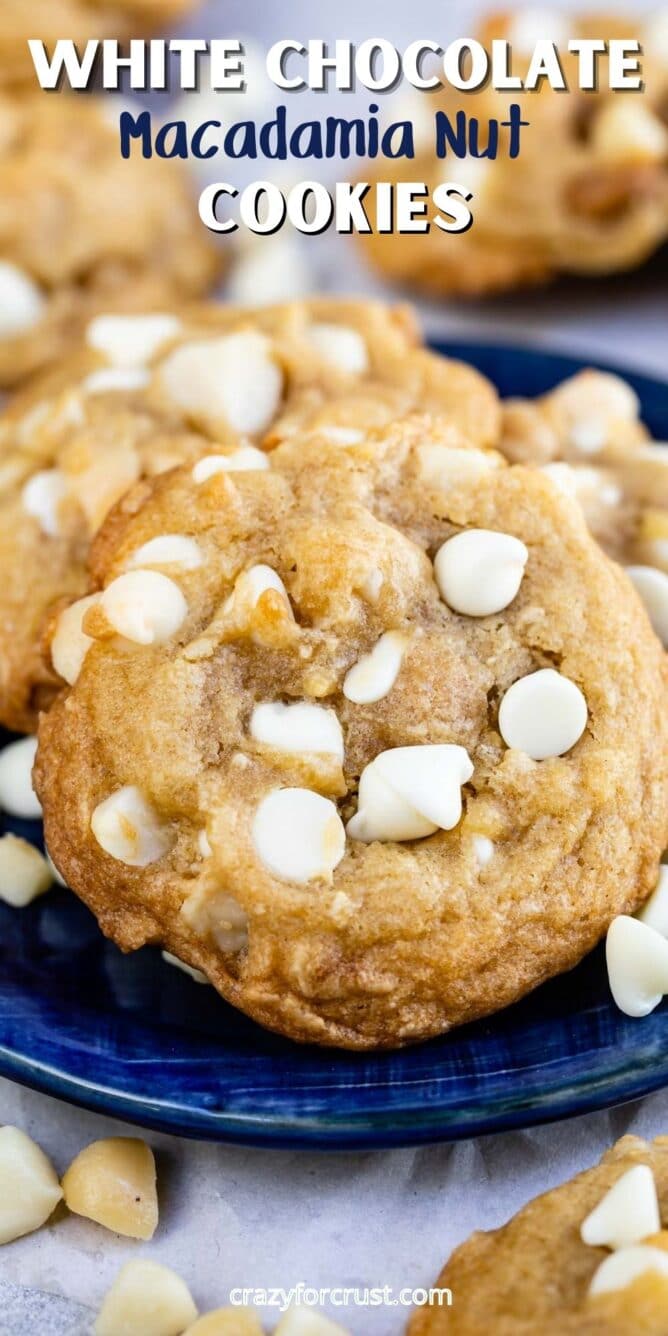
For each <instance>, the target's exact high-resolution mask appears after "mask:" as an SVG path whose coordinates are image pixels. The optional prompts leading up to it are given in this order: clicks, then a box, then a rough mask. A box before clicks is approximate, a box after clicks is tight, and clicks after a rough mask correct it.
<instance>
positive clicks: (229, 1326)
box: [183, 1308, 263, 1336]
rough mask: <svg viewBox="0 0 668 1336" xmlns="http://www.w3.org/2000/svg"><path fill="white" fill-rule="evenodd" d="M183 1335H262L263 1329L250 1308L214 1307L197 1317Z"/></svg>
mask: <svg viewBox="0 0 668 1336" xmlns="http://www.w3.org/2000/svg"><path fill="white" fill-rule="evenodd" d="M183 1336H263V1330H262V1325H261V1323H260V1319H259V1317H258V1316H257V1313H254V1312H253V1310H252V1308H216V1309H215V1310H214V1312H212V1313H205V1314H204V1315H203V1317H198V1319H197V1321H196V1322H195V1323H194V1324H193V1326H192V1327H188V1330H187V1331H185V1332H184V1333H183Z"/></svg>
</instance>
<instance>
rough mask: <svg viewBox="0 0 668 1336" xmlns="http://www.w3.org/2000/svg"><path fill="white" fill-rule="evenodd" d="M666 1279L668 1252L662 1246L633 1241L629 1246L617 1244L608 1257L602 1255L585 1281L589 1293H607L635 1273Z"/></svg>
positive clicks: (622, 1287) (627, 1282)
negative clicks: (588, 1279)
mask: <svg viewBox="0 0 668 1336" xmlns="http://www.w3.org/2000/svg"><path fill="white" fill-rule="evenodd" d="M650 1271H652V1272H654V1273H655V1274H656V1275H658V1276H665V1277H666V1278H667V1279H668V1253H667V1252H664V1251H663V1249H662V1248H654V1247H652V1246H651V1245H650V1244H647V1243H643V1244H637V1245H635V1246H634V1247H631V1248H620V1250H619V1252H614V1253H612V1254H611V1256H610V1257H605V1258H604V1260H603V1261H602V1262H601V1265H600V1266H599V1267H598V1268H597V1270H596V1271H595V1272H594V1274H593V1276H592V1278H591V1283H590V1285H589V1294H590V1295H592V1296H594V1295H596V1294H610V1293H611V1292H612V1291H613V1290H625V1289H626V1288H627V1287H628V1286H629V1285H632V1284H633V1282H634V1281H635V1280H638V1278H639V1276H645V1275H647V1273H648V1272H650Z"/></svg>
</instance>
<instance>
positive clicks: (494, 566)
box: [434, 529, 529, 617]
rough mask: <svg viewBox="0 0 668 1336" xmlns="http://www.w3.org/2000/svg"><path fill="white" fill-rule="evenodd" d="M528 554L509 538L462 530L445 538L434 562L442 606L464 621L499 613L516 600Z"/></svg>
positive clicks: (521, 544)
mask: <svg viewBox="0 0 668 1336" xmlns="http://www.w3.org/2000/svg"><path fill="white" fill-rule="evenodd" d="M528 559H529V553H528V550H527V548H526V547H525V545H524V543H523V542H522V541H521V539H519V538H513V537H512V535H511V534H507V533H496V532H495V531H494V530H492V529H465V530H463V531H462V533H458V534H455V536H454V538H448V540H447V542H445V543H443V546H442V547H440V548H439V550H438V552H437V553H436V557H435V559H434V574H435V576H436V583H437V585H438V588H439V593H440V595H441V598H442V599H443V601H444V603H447V605H448V607H450V608H452V609H453V611H454V612H459V613H461V614H463V615H464V616H467V617H488V616H490V614H492V613H495V612H502V611H503V609H504V608H507V607H508V605H509V604H510V603H512V601H513V599H514V598H516V597H517V593H518V591H519V587H520V585H521V583H522V577H523V575H524V568H525V566H526V564H527V561H528Z"/></svg>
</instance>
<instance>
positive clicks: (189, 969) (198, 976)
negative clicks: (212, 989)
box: [160, 951, 209, 983]
mask: <svg viewBox="0 0 668 1336" xmlns="http://www.w3.org/2000/svg"><path fill="white" fill-rule="evenodd" d="M160 954H161V955H162V958H163V960H164V962H165V964H166V965H173V966H174V969H177V970H181V972H182V974H187V975H188V978H190V979H192V980H193V981H194V983H208V982H209V980H208V979H207V977H206V974H202V971H201V970H196V969H195V966H194V965H187V964H186V962H185V960H179V957H178V956H173V955H172V953H171V951H161V953H160Z"/></svg>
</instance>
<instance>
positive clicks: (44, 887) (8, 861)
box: [0, 835, 54, 909]
mask: <svg viewBox="0 0 668 1336" xmlns="http://www.w3.org/2000/svg"><path fill="white" fill-rule="evenodd" d="M53 880H54V877H53V873H52V871H51V868H50V867H49V864H48V863H47V861H46V859H45V858H43V857H42V855H41V853H40V852H39V849H36V848H35V846H34V845H32V844H28V841H27V840H22V839H21V838H20V836H18V835H3V836H2V837H1V838H0V900H4V901H5V903H6V904H8V905H12V907H13V908H14V909H25V906H26V905H29V904H30V903H31V902H32V901H33V900H36V899H37V896H38V895H43V894H44V892H45V891H48V889H49V887H50V886H52V885H53Z"/></svg>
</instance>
